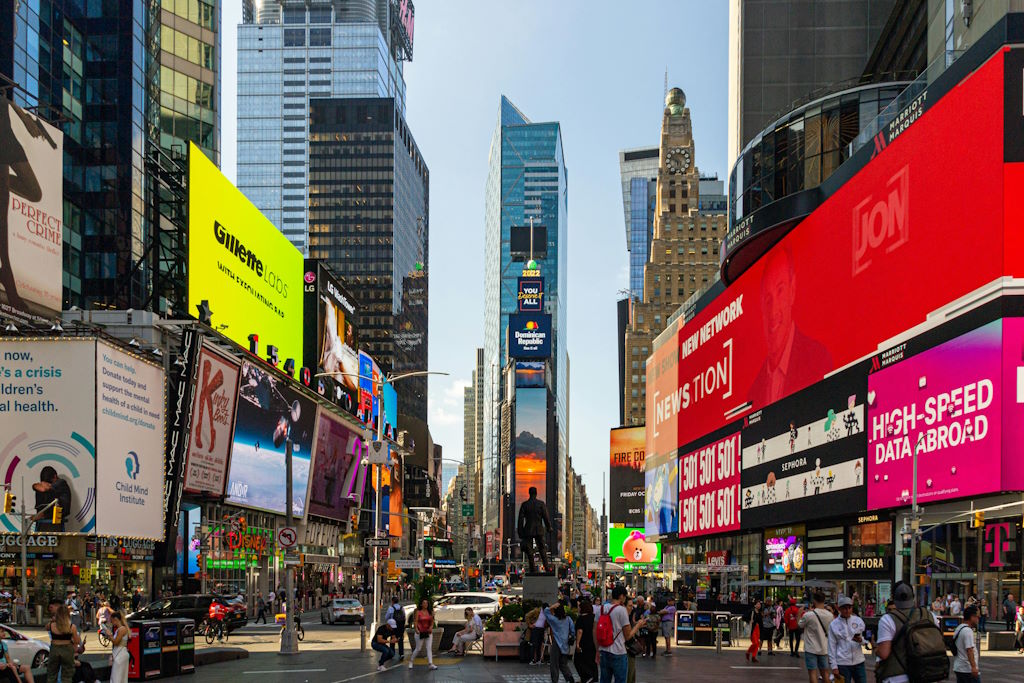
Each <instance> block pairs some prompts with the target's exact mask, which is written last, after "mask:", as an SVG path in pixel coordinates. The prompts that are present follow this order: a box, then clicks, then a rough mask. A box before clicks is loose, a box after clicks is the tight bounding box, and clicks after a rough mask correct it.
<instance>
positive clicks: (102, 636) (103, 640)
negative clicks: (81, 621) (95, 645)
mask: <svg viewBox="0 0 1024 683" xmlns="http://www.w3.org/2000/svg"><path fill="white" fill-rule="evenodd" d="M96 640H98V641H99V643H100V646H101V647H110V638H108V637H107V633H106V631H104V630H103V628H102V627H101V628H99V629H96Z"/></svg>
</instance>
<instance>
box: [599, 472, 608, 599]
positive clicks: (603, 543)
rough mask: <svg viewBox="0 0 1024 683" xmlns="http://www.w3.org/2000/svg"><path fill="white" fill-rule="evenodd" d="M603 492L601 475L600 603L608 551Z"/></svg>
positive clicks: (602, 595) (602, 597) (602, 594)
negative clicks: (605, 556) (605, 557)
mask: <svg viewBox="0 0 1024 683" xmlns="http://www.w3.org/2000/svg"><path fill="white" fill-rule="evenodd" d="M604 506H605V493H604V477H601V547H600V549H598V557H600V558H602V560H601V604H602V605H603V604H604V601H605V588H604V559H603V558H604V555H605V554H606V553H607V552H608V517H607V515H606V514H605V507H604Z"/></svg>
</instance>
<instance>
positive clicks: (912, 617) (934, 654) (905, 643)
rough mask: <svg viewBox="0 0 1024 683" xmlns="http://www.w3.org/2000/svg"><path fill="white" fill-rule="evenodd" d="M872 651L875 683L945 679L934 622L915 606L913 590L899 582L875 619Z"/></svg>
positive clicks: (943, 654)
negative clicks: (879, 617) (874, 656)
mask: <svg viewBox="0 0 1024 683" xmlns="http://www.w3.org/2000/svg"><path fill="white" fill-rule="evenodd" d="M875 652H876V654H877V656H878V660H877V662H876V664H875V680H876V681H879V683H931V682H932V681H944V680H946V679H947V678H948V677H949V658H948V657H947V656H946V643H945V641H943V639H942V631H940V630H939V622H938V619H937V618H936V617H935V615H933V614H932V613H931V612H929V611H928V610H927V609H925V608H924V607H918V606H917V605H916V600H915V598H914V589H913V587H911V586H910V585H909V584H906V583H904V582H902V581H900V582H899V583H898V584H896V587H895V588H894V589H893V593H892V605H891V606H890V607H889V610H888V611H887V612H886V613H885V615H883V616H882V618H881V619H879V620H878V640H877V645H876V647H875Z"/></svg>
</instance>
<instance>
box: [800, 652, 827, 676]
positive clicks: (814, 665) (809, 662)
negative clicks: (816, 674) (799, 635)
mask: <svg viewBox="0 0 1024 683" xmlns="http://www.w3.org/2000/svg"><path fill="white" fill-rule="evenodd" d="M804 666H806V667H807V670H808V671H813V670H815V669H817V670H818V671H828V670H829V668H828V655H816V654H814V653H813V652H804Z"/></svg>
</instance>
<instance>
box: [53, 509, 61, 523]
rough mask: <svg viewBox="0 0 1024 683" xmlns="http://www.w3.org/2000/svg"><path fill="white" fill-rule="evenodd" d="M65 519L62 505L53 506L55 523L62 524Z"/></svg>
mask: <svg viewBox="0 0 1024 683" xmlns="http://www.w3.org/2000/svg"><path fill="white" fill-rule="evenodd" d="M63 519H64V510H63V509H62V508H61V506H60V505H54V506H53V523H54V524H60V523H61V522H62V521H63Z"/></svg>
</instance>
